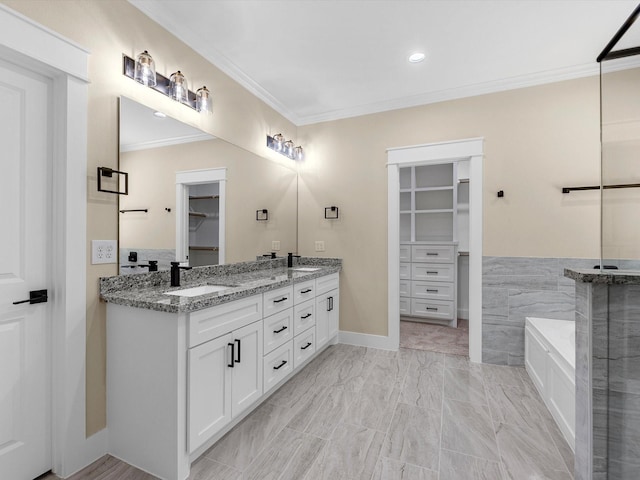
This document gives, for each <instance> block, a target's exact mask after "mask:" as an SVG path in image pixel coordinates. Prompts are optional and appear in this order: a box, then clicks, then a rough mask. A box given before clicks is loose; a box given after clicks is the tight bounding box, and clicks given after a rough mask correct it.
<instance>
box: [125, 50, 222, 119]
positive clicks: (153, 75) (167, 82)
mask: <svg viewBox="0 0 640 480" xmlns="http://www.w3.org/2000/svg"><path fill="white" fill-rule="evenodd" d="M122 74H123V75H124V76H125V77H129V78H131V79H133V80H136V81H137V82H140V83H141V84H143V85H146V86H147V87H149V88H152V89H153V90H155V91H156V92H160V93H162V94H163V95H166V96H167V97H170V98H173V99H174V100H176V101H178V102H180V103H182V104H184V105H187V106H188V107H191V108H193V109H194V110H196V111H198V112H200V113H202V114H206V115H208V114H211V113H212V112H213V105H212V104H213V102H212V95H211V92H210V91H209V90H208V89H207V87H202V88H200V89H198V91H197V92H196V93H194V92H192V91H191V90H189V87H188V85H187V79H186V78H185V76H184V75H183V74H182V72H180V70H178V71H177V72H175V73H173V74H172V75H171V77H170V78H167V77H165V76H164V75H161V74H159V73H158V72H156V67H155V62H154V60H153V58H152V57H151V55H150V54H149V52H147V51H146V50H145V51H144V52H142V53H141V54H140V55H138V57H137V59H136V60H134V59H133V58H131V57H128V56H127V55H123V56H122ZM198 94H199V96H198Z"/></svg>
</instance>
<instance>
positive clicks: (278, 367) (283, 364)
mask: <svg viewBox="0 0 640 480" xmlns="http://www.w3.org/2000/svg"><path fill="white" fill-rule="evenodd" d="M286 364H287V361H286V360H282V363H281V364H280V365H278V366H277V367H273V369H274V370H280V369H281V368H282V367H284V366H285V365H286Z"/></svg>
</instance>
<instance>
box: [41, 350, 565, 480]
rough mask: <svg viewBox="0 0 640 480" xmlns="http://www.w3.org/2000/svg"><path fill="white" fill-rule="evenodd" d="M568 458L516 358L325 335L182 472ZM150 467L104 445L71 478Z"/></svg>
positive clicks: (494, 479)
mask: <svg viewBox="0 0 640 480" xmlns="http://www.w3.org/2000/svg"><path fill="white" fill-rule="evenodd" d="M572 465H573V454H572V452H571V450H570V449H569V447H568V446H567V444H566V443H565V441H564V440H563V438H562V436H561V434H560V432H559V430H558V429H557V427H556V426H555V424H554V422H553V420H552V418H551V416H550V414H549V412H548V411H547V410H546V408H545V406H544V404H543V403H542V401H541V400H540V398H539V396H538V394H537V392H536V391H535V388H534V386H533V384H531V382H530V381H529V378H528V376H527V373H526V372H525V370H524V369H522V368H516V367H501V366H494V365H476V364H470V363H469V361H468V359H467V358H465V357H462V356H454V355H447V354H442V353H434V352H426V351H420V350H408V349H401V350H400V351H399V352H388V351H384V350H375V349H368V348H364V347H353V346H349V345H335V346H332V347H329V348H328V349H327V350H325V351H324V352H323V353H322V354H321V355H320V356H319V357H318V358H316V359H315V360H314V361H313V362H311V363H310V364H309V365H308V366H307V367H306V368H304V369H303V370H302V371H301V372H300V373H299V374H297V375H296V376H295V377H294V378H293V379H291V380H290V381H289V382H287V383H286V384H285V385H284V386H283V387H281V388H280V389H279V390H278V391H277V392H276V393H275V394H274V395H272V396H271V397H270V398H269V399H268V400H267V401H266V402H265V403H264V404H262V405H261V406H260V407H259V408H257V409H256V410H255V411H254V412H253V413H252V414H251V415H249V416H248V417H247V418H246V419H245V420H244V421H243V422H242V423H240V424H239V425H238V426H236V427H235V428H234V429H233V430H232V431H230V432H229V433H228V434H227V435H226V436H225V437H224V438H223V439H222V440H220V441H219V442H218V443H217V444H216V445H214V446H213V447H212V448H211V449H209V450H208V451H207V452H206V453H205V454H204V455H203V456H202V457H201V458H200V459H199V460H198V461H197V462H196V463H195V464H194V465H193V466H192V472H191V476H190V477H189V478H190V480H218V479H224V480H249V479H251V480H253V479H260V480H266V479H273V480H276V479H279V480H285V479H287V480H324V479H331V480H342V479H344V480H360V479H362V480H365V479H366V480H396V479H403V480H480V479H483V480H501V479H502V480H507V479H512V480H523V479H529V478H532V479H533V478H535V479H551V480H555V479H559V480H564V479H572V478H573V476H572V474H571V473H570V472H571V471H572ZM54 478H56V477H54V476H53V475H51V476H50V477H48V478H47V480H52V479H54ZM151 478H153V477H151V476H149V475H147V474H145V473H143V472H140V471H139V470H136V469H135V468H133V467H131V466H129V465H126V464H123V463H122V462H119V461H118V460H116V459H114V458H112V457H109V456H106V457H104V458H103V459H101V460H100V461H98V462H96V463H95V464H93V465H91V466H89V467H87V469H85V470H84V471H82V472H80V473H78V474H76V475H75V476H73V477H72V480H86V479H90V480H112V479H113V480H115V479H118V480H148V479H151Z"/></svg>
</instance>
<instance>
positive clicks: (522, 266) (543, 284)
mask: <svg viewBox="0 0 640 480" xmlns="http://www.w3.org/2000/svg"><path fill="white" fill-rule="evenodd" d="M597 263H599V260H597V259H576V258H535V257H483V262H482V361H483V362H485V363H493V364H498V365H524V325H525V318H526V317H546V318H556V319H559V320H573V319H574V318H575V282H574V281H573V280H571V279H568V278H566V277H565V276H564V269H565V268H593V266H594V265H596V264H597Z"/></svg>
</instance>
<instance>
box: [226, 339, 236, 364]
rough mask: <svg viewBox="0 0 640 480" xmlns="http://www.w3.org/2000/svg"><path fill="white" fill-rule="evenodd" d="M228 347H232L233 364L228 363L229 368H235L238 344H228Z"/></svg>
mask: <svg viewBox="0 0 640 480" xmlns="http://www.w3.org/2000/svg"><path fill="white" fill-rule="evenodd" d="M227 345H229V346H230V347H231V363H228V364H227V367H231V368H233V365H234V361H235V359H236V352H235V349H236V344H235V343H227Z"/></svg>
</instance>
